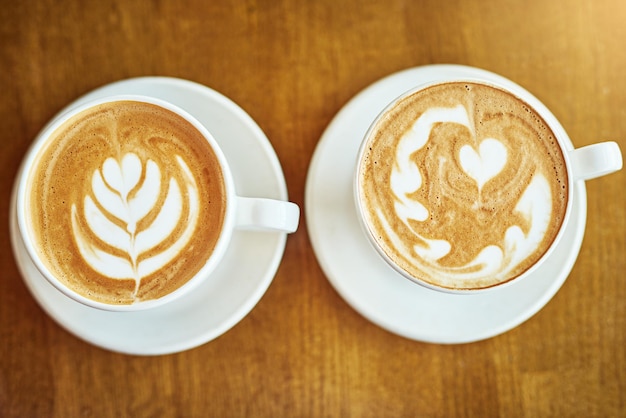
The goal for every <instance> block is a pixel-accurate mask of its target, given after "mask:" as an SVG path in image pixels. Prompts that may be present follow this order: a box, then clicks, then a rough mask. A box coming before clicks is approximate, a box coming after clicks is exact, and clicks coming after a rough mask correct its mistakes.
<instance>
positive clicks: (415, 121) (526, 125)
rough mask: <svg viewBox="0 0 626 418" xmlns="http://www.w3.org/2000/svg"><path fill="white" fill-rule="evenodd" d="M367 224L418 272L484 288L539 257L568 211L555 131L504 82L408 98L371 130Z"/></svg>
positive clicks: (364, 163) (365, 160) (365, 164)
mask: <svg viewBox="0 0 626 418" xmlns="http://www.w3.org/2000/svg"><path fill="white" fill-rule="evenodd" d="M357 176H358V180H357V184H358V198H359V200H360V202H361V203H360V204H361V207H362V212H363V216H364V220H365V224H366V227H367V229H368V230H369V233H370V234H371V236H372V237H373V238H374V239H375V240H376V241H377V243H378V244H379V247H380V248H381V249H382V251H383V252H384V253H385V254H386V255H387V256H388V257H389V258H390V259H391V260H392V261H393V262H394V263H395V264H396V265H397V266H398V267H399V268H400V269H401V270H403V271H405V272H406V273H407V274H408V275H410V276H412V277H414V278H418V279H420V280H422V281H425V282H427V283H430V284H433V285H435V286H439V287H444V288H451V289H477V288H485V287H490V286H494V285H497V284H499V283H502V282H507V281H509V280H511V279H513V278H515V277H517V276H519V275H520V274H522V273H523V272H525V271H526V270H528V269H529V268H530V267H531V266H532V265H533V264H535V263H536V262H537V261H538V260H539V259H540V258H541V256H542V255H543V254H544V253H545V252H546V251H547V250H548V248H549V247H550V245H551V244H552V242H553V241H554V239H555V237H556V235H557V233H558V231H559V229H560V227H561V224H562V223H563V219H564V217H565V212H566V207H567V199H568V188H567V184H568V179H567V169H566V166H565V162H564V159H563V154H562V152H561V149H560V147H559V145H558V142H557V141H556V139H555V136H554V133H553V132H552V131H551V129H550V128H549V126H548V125H547V124H546V122H545V121H544V120H543V118H542V117H541V116H540V115H539V114H538V113H537V112H536V111H535V110H534V109H533V108H531V107H530V106H529V105H528V104H526V103H525V102H524V101H522V100H521V99H519V98H517V97H515V96H514V95H512V94H510V93H508V92H506V91H504V90H501V89H499V88H495V87H491V86H487V85H482V84H478V83H461V82H453V83H445V84H440V85H435V86H431V87H429V88H426V89H424V90H421V91H417V92H415V93H413V94H410V95H408V96H407V97H404V98H403V99H401V100H399V101H398V102H397V103H396V104H395V105H393V106H392V107H391V108H390V109H388V110H387V111H386V113H384V114H383V115H382V116H381V118H380V119H379V120H378V122H377V123H376V125H375V126H373V128H372V129H371V131H370V134H369V136H368V138H366V144H365V147H364V152H363V154H362V158H361V161H360V165H359V171H358V174H357Z"/></svg>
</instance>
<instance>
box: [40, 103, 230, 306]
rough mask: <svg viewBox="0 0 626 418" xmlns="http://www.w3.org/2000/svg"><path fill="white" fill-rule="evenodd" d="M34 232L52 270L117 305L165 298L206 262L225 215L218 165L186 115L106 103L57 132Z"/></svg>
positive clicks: (47, 154) (43, 161)
mask: <svg viewBox="0 0 626 418" xmlns="http://www.w3.org/2000/svg"><path fill="white" fill-rule="evenodd" d="M31 176H32V179H33V189H32V193H31V195H30V198H29V199H30V204H29V207H30V216H31V219H32V225H33V229H32V233H33V235H34V237H35V238H36V239H35V241H36V242H37V246H38V251H39V253H40V255H41V258H42V259H43V260H44V262H45V264H46V265H47V266H48V268H49V269H50V270H51V271H52V272H53V274H54V275H55V276H56V277H58V278H59V279H60V280H61V281H62V282H64V283H65V284H67V285H68V286H69V287H70V288H72V289H73V290H75V291H76V292H78V293H80V294H82V295H84V296H86V297H88V298H90V299H93V300H96V301H100V302H105V303H109V304H129V303H133V302H136V301H141V300H149V299H156V298H159V297H162V296H164V295H166V294H168V293H170V292H172V291H174V290H176V289H178V288H179V287H180V286H182V285H183V284H184V283H186V282H187V281H188V280H189V279H190V278H191V277H193V276H194V275H195V274H196V273H197V272H198V271H199V270H200V269H201V268H202V267H203V265H204V264H205V263H206V261H207V259H208V258H209V257H210V254H211V252H212V250H213V248H214V247H215V245H216V242H217V239H218V236H219V235H220V231H221V228H222V223H223V220H224V214H225V207H226V200H225V190H224V181H223V177H222V172H221V168H220V165H219V162H218V160H217V158H216V156H215V154H214V152H213V150H212V148H211V146H210V144H209V143H208V141H207V140H206V139H205V138H204V136H203V135H202V134H201V133H200V132H199V131H198V130H197V129H196V128H195V127H194V126H193V125H191V124H190V123H189V122H187V121H186V120H185V119H184V118H182V117H180V116H179V115H177V114H175V113H173V112H171V111H169V110H166V109H164V108H161V107H159V106H155V105H152V104H148V103H140V102H131V101H120V102H112V103H107V104H103V105H98V106H96V107H93V108H91V109H88V110H86V111H84V112H82V113H80V114H78V115H77V116H75V117H73V118H72V119H70V120H69V121H68V122H67V123H65V124H64V125H63V126H61V127H60V128H59V129H58V130H56V131H55V133H54V134H53V138H52V139H51V140H49V143H48V144H47V146H46V148H45V150H43V151H42V152H41V153H40V155H39V156H38V161H37V163H36V168H35V169H34V171H33V172H32V173H31Z"/></svg>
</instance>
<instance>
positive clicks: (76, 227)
mask: <svg viewBox="0 0 626 418" xmlns="http://www.w3.org/2000/svg"><path fill="white" fill-rule="evenodd" d="M176 162H177V163H178V164H179V165H180V169H181V173H183V174H184V177H185V180H186V184H185V185H184V189H182V191H181V187H180V185H179V184H178V182H177V181H176V179H174V178H171V179H170V180H169V182H168V183H166V184H164V185H163V187H161V186H162V185H161V173H160V170H159V167H158V165H157V164H156V163H155V162H154V161H152V160H148V161H147V162H146V165H145V169H144V167H143V165H142V162H141V160H140V159H139V157H138V156H137V155H136V154H134V153H129V154H126V155H125V156H123V158H122V161H121V164H120V163H119V162H118V161H116V160H115V159H113V158H108V159H107V160H105V161H104V164H103V166H102V170H96V171H95V172H94V174H93V177H92V194H91V195H87V196H86V197H85V199H84V203H83V219H82V220H81V219H80V213H79V211H78V209H77V207H76V204H74V205H72V230H73V232H74V238H75V240H76V243H77V245H78V249H79V251H80V253H81V255H82V256H83V258H84V259H85V261H86V262H87V264H89V265H90V266H91V267H92V268H93V269H94V270H96V271H97V272H98V273H100V274H102V275H103V276H106V277H110V278H112V279H128V278H133V279H135V281H136V288H135V294H136V291H137V289H138V287H139V283H140V280H141V278H142V277H145V276H148V275H149V274H152V273H154V272H156V271H158V270H159V269H161V268H163V267H164V266H165V265H166V264H167V263H169V262H170V261H171V260H172V259H173V258H174V257H176V256H177V255H178V254H179V253H180V251H182V250H183V248H184V247H185V245H186V244H187V243H188V242H189V239H190V238H191V234H193V232H194V230H195V227H196V223H197V221H198V201H199V198H198V190H197V185H196V182H195V180H194V179H193V177H192V175H191V172H190V170H189V167H187V165H186V164H185V162H184V161H183V160H182V158H180V157H179V156H176ZM142 179H143V181H142V182H141V184H140V180H142ZM183 191H184V196H185V197H186V199H185V200H183ZM131 192H133V193H131ZM163 192H166V193H165V197H162V196H161V194H162V193H163ZM92 196H93V197H92ZM159 202H162V204H161V205H158V203H159ZM151 212H154V213H155V214H156V216H154V219H153V220H152V221H151V222H150V224H149V225H147V226H146V227H145V229H138V227H137V225H138V223H140V221H141V220H143V219H144V218H145V217H146V216H147V215H149V214H150V213H151ZM185 212H187V214H188V215H187V218H186V219H183V218H182V215H183V213H185ZM81 221H84V222H85V223H86V224H87V225H88V227H89V230H88V231H85V230H83V227H82V226H81ZM183 222H184V226H183V227H182V231H183V232H182V233H181V234H179V235H177V236H176V238H175V239H171V235H172V234H173V233H174V231H175V230H176V229H177V226H179V224H181V223H183ZM167 240H170V241H172V242H168V243H167V245H166V247H165V248H164V249H163V250H162V251H160V252H157V253H156V254H154V255H151V256H149V257H144V254H146V253H147V252H148V251H149V250H151V249H153V248H155V247H157V246H159V245H161V244H163V243H164V242H166V241H167ZM111 250H119V251H122V252H123V253H125V254H124V255H123V256H120V255H115V252H117V251H111Z"/></svg>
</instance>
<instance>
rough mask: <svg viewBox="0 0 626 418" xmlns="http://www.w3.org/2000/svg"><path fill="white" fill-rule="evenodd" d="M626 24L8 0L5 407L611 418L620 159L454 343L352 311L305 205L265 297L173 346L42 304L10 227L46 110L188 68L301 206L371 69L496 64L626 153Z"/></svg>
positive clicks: (4, 53)
mask: <svg viewBox="0 0 626 418" xmlns="http://www.w3.org/2000/svg"><path fill="white" fill-rule="evenodd" d="M625 20H626V4H625V3H624V2H623V1H621V0H570V1H568V0H554V1H546V0H529V1H514V0H506V1H503V0H486V1H483V0H458V1H457V0H453V1H445V2H444V1H438V0H437V1H434V0H425V1H421V2H413V1H408V0H390V1H379V0H374V1H356V0H346V1H337V0H330V1H327V0H322V1H310V2H306V1H288V0H279V1H254V0H248V1H243V0H233V1H228V2H226V1H202V0H194V1H181V0H177V1H167V0H163V1H153V2H148V1H143V2H142V1H138V2H132V1H122V0H119V1H114V2H111V1H100V2H95V1H94V2H87V1H83V2H77V1H63V0H61V1H51V0H39V1H36V0H35V1H28V0H27V1H12V2H4V3H3V5H2V7H0V64H1V69H0V94H1V99H0V121H1V122H0V138H1V139H0V143H1V151H0V179H2V180H1V183H0V184H1V186H0V191H1V193H2V198H1V199H0V202H1V203H0V207H1V214H2V219H3V220H2V222H1V223H0V228H1V231H2V237H3V239H2V245H3V248H2V252H1V253H0V262H1V265H0V271H1V272H2V273H1V280H0V416H2V417H36V416H40V417H78V416H81V417H82V416H85V417H91V416H93V417H109V416H110V417H141V416H159V417H161V416H162V417H170V416H180V417H205V416H216V417H229V416H234V417H242V416H251V417H283V416H298V417H318V416H332V417H338V416H341V417H400V416H411V417H413V416H420V417H453V416H459V417H465V416H476V417H486V416H505V417H517V416H520V417H551V416H554V417H620V416H621V417H623V416H626V283H625V282H624V276H625V273H624V272H625V271H626V256H625V254H626V204H625V203H626V198H625V197H624V190H626V172H621V173H617V174H613V175H610V176H607V177H604V178H601V179H597V180H594V181H591V182H589V183H588V185H587V192H588V216H587V230H586V235H585V239H584V243H583V246H582V249H581V252H580V256H579V258H578V261H577V262H576V265H575V267H574V269H573V271H572V272H571V274H570V276H569V278H568V279H567V281H566V282H565V284H564V286H563V287H562V288H561V290H560V291H559V292H558V293H557V294H556V296H555V297H554V298H553V299H552V300H551V301H550V302H549V303H548V304H547V306H546V307H545V308H544V309H542V310H541V311H540V312H539V313H538V314H537V315H535V316H533V317H532V318H531V319H529V320H528V321H526V322H524V323H523V324H522V325H520V326H519V327H517V328H515V329H513V330H511V331H509V332H506V333H504V334H502V335H500V336H497V337H494V338H491V339H487V340H483V341H479V342H474V343H469V344H461V345H437V344H429V343H423V342H416V341H413V340H409V339H406V338H403V337H400V336H397V335H395V334H392V333H390V332H388V331H386V330H384V329H382V328H380V327H378V326H376V325H374V324H373V323H371V322H369V321H368V320H366V319H365V318H364V317H362V316H361V315H360V314H358V313H357V312H356V311H355V310H353V309H352V308H351V307H350V306H349V305H348V304H347V303H346V302H345V301H344V300H343V299H342V298H341V297H340V296H339V294H338V293H337V292H336V291H335V290H334V288H333V287H332V286H331V284H330V283H329V281H328V280H327V279H326V277H325V275H324V274H323V272H322V270H321V268H320V267H319V265H318V263H317V261H316V257H315V254H314V252H313V249H312V246H311V243H310V240H309V235H308V231H307V228H306V223H305V222H306V218H305V217H303V218H302V223H301V226H300V228H299V230H298V232H297V233H296V234H294V235H291V236H290V237H289V239H288V241H287V247H286V251H285V254H284V259H283V262H282V264H281V266H280V268H279V270H278V273H277V275H276V277H275V279H274V281H273V282H272V284H271V286H270V287H269V289H268V291H267V293H266V294H265V295H264V296H263V298H262V299H261V301H260V302H259V303H258V305H256V307H255V308H254V309H253V310H252V311H251V313H250V314H249V315H247V316H246V317H245V318H244V319H243V320H242V321H241V322H240V323H238V324H237V325H236V326H235V327H234V328H232V329H231V330H229V331H228V332H226V333H225V334H223V335H222V336H220V337H219V338H217V339H215V340H213V341H211V342H209V343H207V344H204V345H201V346H199V347H197V348H194V349H191V350H188V351H184V352H181V353H177V354H170V355H164V356H132V355H123V354H119V353H114V352H110V351H107V350H103V349H101V348H97V347H95V346H93V345H91V344H88V343H86V342H84V341H82V340H81V339H79V338H77V337H75V336H74V335H72V334H70V333H68V332H67V331H65V330H64V329H63V328H61V327H60V326H59V325H57V323H56V322H54V321H53V320H52V319H50V317H48V316H47V315H46V314H45V313H44V311H43V310H42V309H41V308H40V307H39V305H38V304H37V303H36V302H35V300H34V299H33V297H32V296H31V294H30V293H29V292H28V290H27V288H26V287H25V285H24V282H23V281H22V278H21V276H20V274H19V273H18V270H17V267H16V263H15V261H14V259H13V255H12V252H11V247H10V243H9V232H8V226H7V225H8V216H9V203H8V202H9V196H10V191H11V187H12V182H13V178H14V176H15V173H16V171H17V169H18V165H19V162H20V160H21V158H22V156H23V155H24V153H25V151H26V149H27V147H28V146H29V144H30V143H31V141H32V140H33V138H34V136H35V135H36V134H37V132H38V131H39V130H40V129H41V128H42V126H43V125H44V124H45V123H46V122H47V121H48V120H49V119H50V118H51V117H52V116H53V115H54V114H55V113H56V112H57V111H59V110H60V109H61V108H62V107H63V106H65V105H66V104H68V103H69V102H71V101H72V100H74V99H75V98H77V97H78V96H79V95H82V94H84V93H86V92H88V91H90V90H92V89H94V88H96V87H99V86H102V85H104V84H107V83H110V82H113V81H117V80H121V79H125V78H129V77H134V76H142V75H165V76H172V77H180V78H183V79H188V80H192V81H195V82H198V83H201V84H204V85H207V86H210V87H211V88H213V89H215V90H217V91H219V92H221V93H222V94H224V95H226V96H228V97H230V98H231V99H232V100H233V101H235V102H236V103H237V104H239V105H240V106H241V107H242V108H243V109H245V110H246V111H247V112H248V113H249V114H250V115H251V116H252V117H253V118H254V120H255V121H256V122H257V123H258V124H259V126H260V127H261V128H262V129H263V131H264V132H265V134H266V135H267V136H268V138H269V140H270V141H271V143H272V145H273V147H274V148H275V150H276V153H277V154H278V157H279V158H280V161H281V162H282V166H283V170H284V173H285V177H286V182H287V186H288V189H289V194H290V198H291V200H293V201H295V202H296V203H298V204H299V205H300V206H301V207H302V208H303V207H304V194H305V183H306V175H307V169H308V165H309V162H310V160H311V157H312V155H313V152H314V150H315V147H316V145H317V143H318V140H319V138H320V136H321V134H322V133H323V131H324V129H325V128H326V126H327V125H328V123H329V122H330V121H331V119H332V118H333V116H334V115H335V114H336V113H337V112H338V111H339V110H340V109H341V107H342V106H343V105H344V104H346V103H347V102H348V101H349V100H350V99H351V98H352V97H353V96H354V95H355V94H356V93H358V92H359V91H361V90H362V89H363V88H365V87H366V86H368V85H370V84H371V83H373V82H374V81H376V80H378V79H380V78H381V77H384V76H386V75H389V74H392V73H394V72H396V71H399V70H403V69H407V68H411V67H415V66H421V65H426V64H433V63H456V64H466V65H471V66H476V67H481V68H484V69H487V70H490V71H493V72H496V73H499V74H501V75H503V76H505V77H508V78H510V79H512V80H514V81H516V82H518V83H519V84H521V85H522V86H524V87H526V88H527V89H528V90H530V91H531V92H532V93H534V94H535V95H536V96H537V97H539V98H540V99H541V100H543V101H544V103H545V104H546V105H547V106H548V107H549V108H550V109H551V110H552V111H553V113H554V114H555V115H556V116H557V117H558V118H559V119H560V121H561V123H562V124H563V125H564V127H565V128H566V130H567V131H568V133H569V135H570V136H571V138H572V141H573V143H574V144H575V146H577V147H579V146H583V145H586V144H589V143H592V142H597V141H599V140H605V139H613V140H616V141H618V142H619V143H620V144H621V148H622V150H625V151H626V122H625V121H626V76H625V72H624V69H625V68H626V49H625V48H624V41H625V40H626V25H624V21H625ZM305 215H306V214H305ZM494 315H497V312H494Z"/></svg>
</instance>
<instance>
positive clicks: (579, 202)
mask: <svg viewBox="0 0 626 418" xmlns="http://www.w3.org/2000/svg"><path fill="white" fill-rule="evenodd" d="M442 75H452V76H455V77H459V78H463V77H465V78H471V77H473V76H482V77H488V79H490V80H492V81H493V82H499V83H500V84H505V85H506V84H512V83H511V82H510V81H509V80H506V79H504V78H502V77H500V76H497V75H495V74H492V73H489V72H486V71H483V70H478V69H475V68H470V67H463V66H457V65H433V66H425V67H417V68H413V69H409V70H406V71H402V72H399V73H396V74H393V75H391V76H389V77H386V78H384V79H382V80H380V81H378V82H377V83H375V84H373V85H371V86H369V87H368V88H366V89H365V90H363V91H362V92H361V93H359V94H358V95H357V96H356V97H354V98H353V99H352V100H351V101H350V102H349V103H347V104H346V105H345V106H344V108H343V109H342V110H341V111H340V112H339V113H338V114H337V115H336V117H335V118H334V119H333V121H332V122H331V123H330V125H329V126H328V127H327V129H326V131H325V132H324V134H323V135H322V138H321V140H320V142H319V144H318V146H317V149H316V151H315V153H314V155H313V159H312V162H311V165H310V168H309V172H308V177H307V184H306V196H305V202H306V214H307V225H308V231H309V236H310V238H311V242H312V244H313V249H314V251H315V254H316V256H317V259H318V261H319V263H320V266H321V267H322V269H323V270H324V272H325V274H326V276H327V277H328V279H329V281H330V282H331V284H332V285H333V287H334V288H335V289H336V290H337V292H338V293H339V294H340V295H341V296H342V297H343V298H344V299H345V301H346V302H347V303H348V304H349V305H351V306H352V307H353V308H354V309H355V310H356V311H357V312H359V313H360V314H361V315H363V316H364V317H365V318H367V319H369V320H370V321H372V322H373V323H375V324H377V325H379V326H380V327H382V328H384V329H386V330H388V331H390V332H393V333H396V334H398V335H401V336H404V337H406V338H409V339H413V340H417V341H424V342H431V343H442V344H454V343H467V342H472V341H478V340H482V339H486V338H490V337H493V336H495V335H498V334H500V333H503V332H506V331H508V330H510V329H512V328H514V327H516V326H517V325H519V324H521V323H522V322H524V321H525V320H527V319H529V318H530V317H531V316H533V315H534V314H535V313H537V312H538V311H539V310H540V309H541V308H543V306H545V305H546V304H547V303H548V301H549V300H550V299H551V298H552V297H553V296H554V295H555V294H556V292H557V291H558V290H559V289H560V287H561V285H562V284H563V282H564V281H565V279H566V278H567V276H568V275H569V273H570V271H571V270H572V268H573V266H574V262H575V261H576V257H577V256H578V252H579V250H580V247H581V244H582V239H583V234H584V230H585V222H586V213H587V200H586V190H585V185H584V182H582V181H581V182H578V184H576V185H575V188H574V193H573V196H572V199H573V203H574V204H573V211H572V216H571V218H570V221H569V222H568V225H567V226H566V232H565V236H564V237H563V239H562V240H561V244H560V245H559V247H558V248H556V251H555V252H554V255H553V257H552V258H551V259H550V260H548V261H547V262H546V263H545V264H544V265H543V266H541V267H540V268H539V269H538V270H537V271H536V273H535V274H533V275H532V276H529V277H528V278H527V279H524V280H523V281H520V282H517V283H513V284H511V285H509V286H505V287H503V288H501V289H496V290H493V291H491V292H486V293H480V294H476V295H456V294H448V293H442V292H438V291H435V290H430V289H427V288H425V287H422V286H419V285H417V284H414V283H413V282H411V281H409V280H407V279H405V278H403V277H402V276H400V275H399V274H398V273H396V272H395V271H394V270H393V269H392V268H391V267H389V266H388V265H387V264H386V263H385V262H384V261H383V260H382V259H381V258H380V257H379V256H378V254H377V252H376V251H375V250H374V249H373V247H372V246H371V245H370V243H369V242H368V241H367V238H366V237H365V234H364V232H363V231H362V229H361V227H360V224H359V222H358V220H357V217H356V208H355V205H354V201H353V191H352V181H353V170H354V167H355V164H356V155H357V151H358V148H359V145H360V143H361V139H362V138H363V136H364V135H365V132H366V131H367V129H368V126H369V124H370V123H371V121H373V120H374V118H375V117H376V116H377V115H378V114H379V113H380V112H381V111H382V110H383V108H384V107H385V104H386V103H389V102H391V101H392V100H393V99H395V98H396V97H397V96H399V95H400V94H402V93H404V92H405V91H407V90H409V89H411V88H413V87H415V86H417V85H419V84H422V83H427V82H431V81H436V80H438V79H439V78H440V77H441V76H442Z"/></svg>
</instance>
